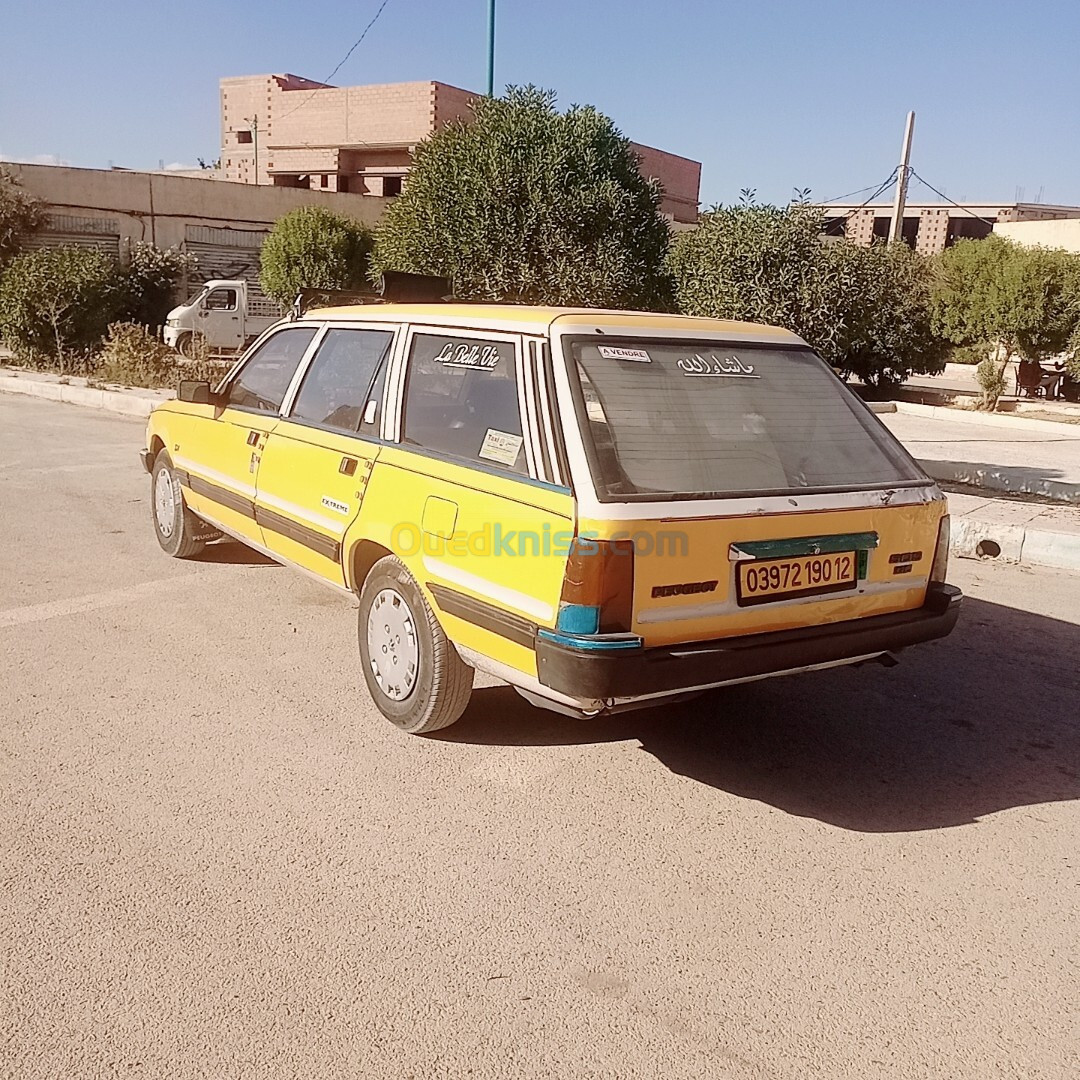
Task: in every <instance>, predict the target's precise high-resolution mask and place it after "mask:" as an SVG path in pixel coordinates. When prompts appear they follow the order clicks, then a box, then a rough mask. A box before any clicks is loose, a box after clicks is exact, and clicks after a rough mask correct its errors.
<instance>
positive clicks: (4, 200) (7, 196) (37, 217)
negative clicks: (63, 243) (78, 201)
mask: <svg viewBox="0 0 1080 1080" xmlns="http://www.w3.org/2000/svg"><path fill="white" fill-rule="evenodd" d="M45 220H46V212H45V204H44V203H43V202H42V201H41V200H40V199H39V198H37V196H35V195H31V194H30V193H29V192H28V191H25V190H23V186H22V183H21V182H20V181H19V179H18V177H16V176H14V175H12V173H11V172H9V171H8V170H7V169H5V168H3V167H0V270H2V269H3V267H4V265H5V264H6V263H7V262H9V261H10V260H11V259H12V257H13V256H14V255H16V254H17V253H18V251H19V248H20V246H21V244H22V242H23V241H24V240H25V239H26V238H27V237H28V236H30V235H32V234H33V233H35V232H37V231H38V229H40V228H41V227H42V226H43V225H44V224H45Z"/></svg>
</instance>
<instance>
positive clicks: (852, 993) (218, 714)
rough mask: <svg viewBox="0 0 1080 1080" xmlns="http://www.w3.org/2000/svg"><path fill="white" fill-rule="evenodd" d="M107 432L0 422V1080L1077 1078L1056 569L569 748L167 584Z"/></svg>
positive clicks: (305, 606)
mask: <svg viewBox="0 0 1080 1080" xmlns="http://www.w3.org/2000/svg"><path fill="white" fill-rule="evenodd" d="M141 441H142V425H141V424H140V423H139V422H135V421H129V420H125V419H121V418H118V417H113V416H109V415H106V414H100V413H95V412H92V411H89V410H86V411H84V410H80V409H78V408H77V407H73V406H64V405H58V404H52V403H47V402H39V401H35V400H23V399H16V398H3V397H2V396H0V656H2V658H3V666H2V673H3V674H2V684H0V770H2V774H0V876H2V882H3V885H2V892H0V956H2V961H3V972H2V987H0V1076H3V1077H5V1078H18V1080H38V1078H40V1080H84V1078H95V1080H96V1078H99V1077H125V1078H138V1077H147V1078H154V1080H157V1078H167V1080H185V1078H189V1077H206V1078H213V1080H218V1078H236V1080H249V1078H250V1080H255V1078H258V1080H271V1078H273V1080H276V1078H285V1077H289V1078H292V1077H296V1078H304V1080H323V1078H327V1080H337V1078H341V1080H346V1078H348V1080H357V1078H367V1077H373V1078H384V1077H385V1078H392V1080H396V1078H409V1077H411V1078H417V1080H419V1078H423V1080H428V1078H436V1077H439V1078H442V1077H445V1078H454V1080H456V1078H459V1077H493V1078H504V1077H514V1078H518V1077H522V1078H533V1077H558V1078H560V1080H562V1078H577V1077H610V1078H613V1080H614V1078H618V1080H623V1078H632V1077H643V1078H644V1077H648V1078H654V1077H655V1078H663V1080H674V1078H682V1077H687V1078H690V1077H693V1078H700V1077H708V1078H738V1080H743V1078H766V1077H768V1078H785V1080H787V1078H827V1080H848V1078H851V1080H868V1078H874V1080H876V1078H905V1080H907V1078H923V1077H934V1078H939V1077H941V1078H949V1080H958V1078H972V1080H988V1078H997V1077H1008V1078H1023V1080H1037V1078H1052V1080H1061V1078H1064V1077H1077V1076H1080V1027H1078V1022H1077V1019H1078V1000H1080V994H1078V987H1080V966H1078V942H1080V917H1078V909H1080V855H1078V853H1077V837H1078V836H1080V803H1078V801H1077V800H1078V798H1080V706H1078V703H1080V674H1078V668H1077V658H1078V657H1080V625H1078V623H1080V580H1078V577H1077V576H1076V575H1072V576H1070V575H1068V574H1066V573H1059V572H1052V571H1043V572H1038V573H1035V572H1031V571H1022V570H1018V569H1010V568H1007V567H998V566H995V565H990V564H982V563H970V562H969V563H957V564H955V566H954V575H953V578H954V580H955V581H956V582H957V583H958V584H960V585H961V586H963V587H964V588H965V590H966V591H967V592H968V593H969V595H970V597H971V599H970V600H969V601H968V602H967V606H966V610H965V613H964V615H963V616H962V623H961V626H960V628H958V630H957V632H956V633H955V634H954V635H953V636H952V637H951V638H950V639H948V640H946V641H944V642H938V643H934V644H931V645H928V646H924V647H922V648H921V649H919V650H916V651H912V652H911V653H909V654H908V655H906V656H905V658H904V660H903V662H902V664H901V665H900V666H899V667H897V668H895V669H893V670H885V669H883V668H880V667H877V666H874V667H867V668H862V669H856V670H840V671H834V672H822V673H817V674H814V675H807V676H802V677H798V678H796V679H789V680H774V681H772V682H765V683H758V684H751V685H747V686H743V687H738V688H732V689H729V690H727V691H723V692H719V693H717V694H715V695H714V696H712V697H710V698H708V699H705V700H702V701H699V702H697V703H694V704H692V705H686V706H682V707H672V708H665V709H658V710H655V711H653V712H649V713H639V714H631V715H626V716H622V717H619V718H615V719H611V720H603V721H593V722H579V721H573V720H569V719H564V718H561V717H558V716H555V715H553V714H548V713H544V712H540V711H537V710H535V709H533V708H531V707H530V706H528V705H527V704H525V703H524V702H523V701H521V700H520V699H518V698H517V697H516V695H514V693H513V692H512V691H510V690H509V689H507V688H504V687H494V686H489V687H487V688H483V689H481V690H479V691H478V692H477V693H476V694H475V696H474V699H473V704H472V705H471V706H470V708H469V711H468V713H467V714H466V716H465V718H464V719H463V720H462V721H461V722H460V723H459V724H458V725H457V726H456V727H454V728H451V729H449V730H448V731H447V732H445V733H444V734H443V737H441V738H428V739H421V738H415V737H410V736H407V735H402V734H400V733H398V732H397V731H396V730H395V729H394V728H392V727H391V726H390V725H389V724H388V723H386V722H385V721H384V720H382V719H381V718H380V717H379V716H378V715H377V714H376V713H375V711H374V709H373V708H372V707H371V705H370V704H369V701H368V699H367V698H366V696H365V693H364V691H363V689H362V685H363V684H362V678H361V675H360V672H359V669H358V663H357V657H356V651H355V625H354V619H355V615H354V611H353V610H352V608H351V607H350V606H349V603H348V602H347V601H346V600H344V599H340V598H338V597H337V596H336V595H335V594H333V593H332V592H331V591H329V590H324V589H323V588H322V587H320V586H319V585H318V584H317V583H314V582H312V581H310V580H308V579H306V578H304V577H302V576H300V575H298V574H295V573H294V572H292V571H289V570H286V569H284V568H281V567H277V566H275V565H272V564H268V563H266V562H265V561H264V560H263V559H262V558H261V557H259V556H257V555H254V554H252V553H250V552H249V551H248V550H247V549H245V548H243V547H241V546H240V545H236V544H227V545H223V546H220V547H217V548H216V549H211V550H213V556H212V557H207V558H205V559H204V560H203V561H200V562H188V563H184V562H178V561H174V560H170V559H167V558H166V557H165V556H164V555H162V554H160V552H159V551H158V548H157V545H156V543H155V540H154V537H153V534H152V531H151V527H150V521H149V516H150V509H149V505H148V489H149V483H148V479H147V477H146V476H145V475H144V474H143V473H142V472H141V470H140V467H139V464H138V462H137V460H136V457H135V451H136V450H137V449H138V448H139V446H140V445H141Z"/></svg>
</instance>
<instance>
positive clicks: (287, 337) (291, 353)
mask: <svg viewBox="0 0 1080 1080" xmlns="http://www.w3.org/2000/svg"><path fill="white" fill-rule="evenodd" d="M318 329H319V328H318V327H317V326H297V327H290V328H289V329H286V330H279V331H278V332H277V333H276V334H274V335H273V336H271V337H269V338H267V339H266V341H264V342H263V343H262V345H260V346H259V347H258V349H256V350H255V352H254V353H252V354H251V356H249V357H248V359H247V362H246V363H245V364H244V366H243V368H241V370H240V373H239V375H237V376H236V378H235V379H233V380H232V381H231V382H230V383H229V385H228V388H227V389H226V391H225V396H226V404H227V405H232V406H234V407H236V408H240V409H256V410H258V411H259V412H277V411H278V409H280V408H281V403H282V401H284V399H285V391H286V390H288V388H289V383H290V382H291V381H292V377H293V375H294V374H295V373H296V366H297V364H299V363H300V360H301V358H302V357H303V355H304V353H305V352H307V347H308V346H309V345H310V344H311V339H312V338H313V337H314V336H315V333H316V331H317V330H318Z"/></svg>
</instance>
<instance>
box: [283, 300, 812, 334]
mask: <svg viewBox="0 0 1080 1080" xmlns="http://www.w3.org/2000/svg"><path fill="white" fill-rule="evenodd" d="M302 317H303V318H304V319H313V320H319V321H326V320H330V319H333V320H335V321H337V320H351V319H356V320H363V321H365V322H402V321H404V322H418V323H424V324H426V325H428V326H453V327H459V328H472V329H489V330H511V331H516V332H518V333H522V332H529V331H531V332H534V333H546V332H548V330H549V329H550V328H551V326H552V325H553V324H554V323H556V322H558V323H559V325H560V326H563V327H567V326H610V327H612V328H617V329H622V330H627V331H634V330H642V329H646V328H648V329H651V330H671V331H675V332H680V333H686V332H688V331H689V332H691V333H693V332H697V333H704V334H731V335H736V336H738V337H739V338H743V339H758V340H762V341H777V342H792V343H796V342H801V340H802V339H801V338H800V337H799V336H798V335H797V334H793V333H792V332H791V331H790V330H784V329H782V328H781V327H778V326H766V325H764V324H762V323H750V322H735V321H733V320H729V319H704V318H699V317H697V316H693V315H663V314H658V313H656V312H651V311H612V310H606V309H602V308H569V307H565V308H564V307H528V306H526V305H524V304H461V303H450V304H354V305H350V306H348V307H331V308H315V309H313V310H310V311H307V312H306V313H305V314H304V315H303V316H302Z"/></svg>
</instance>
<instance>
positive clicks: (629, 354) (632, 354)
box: [597, 345, 652, 364]
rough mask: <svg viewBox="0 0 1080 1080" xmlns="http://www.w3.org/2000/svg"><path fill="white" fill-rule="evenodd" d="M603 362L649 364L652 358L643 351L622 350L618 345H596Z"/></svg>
mask: <svg viewBox="0 0 1080 1080" xmlns="http://www.w3.org/2000/svg"><path fill="white" fill-rule="evenodd" d="M597 349H599V350H600V355H601V356H602V357H603V358H604V359H605V360H636V361H637V362H638V363H639V364H651V363H652V357H651V356H650V355H649V354H648V353H647V352H646V351H645V350H644V349H624V348H622V347H621V346H619V345H597Z"/></svg>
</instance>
